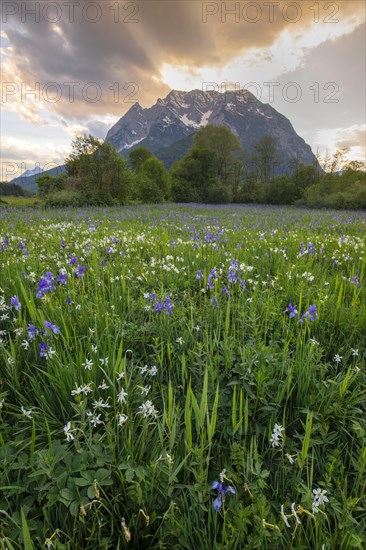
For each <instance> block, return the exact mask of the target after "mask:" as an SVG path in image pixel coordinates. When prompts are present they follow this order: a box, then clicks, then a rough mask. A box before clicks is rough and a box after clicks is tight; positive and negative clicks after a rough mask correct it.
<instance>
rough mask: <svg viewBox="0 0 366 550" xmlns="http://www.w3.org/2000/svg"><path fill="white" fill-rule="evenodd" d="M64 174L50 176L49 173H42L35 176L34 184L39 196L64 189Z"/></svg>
mask: <svg viewBox="0 0 366 550" xmlns="http://www.w3.org/2000/svg"><path fill="white" fill-rule="evenodd" d="M66 177H67V176H66V174H65V173H62V174H59V175H58V176H51V175H50V174H42V175H40V176H38V178H36V180H35V181H36V184H37V186H38V194H39V195H40V196H41V197H45V196H46V195H50V194H51V193H56V192H57V191H62V190H64V189H65V182H66Z"/></svg>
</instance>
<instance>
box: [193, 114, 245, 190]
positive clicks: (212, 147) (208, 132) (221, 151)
mask: <svg viewBox="0 0 366 550" xmlns="http://www.w3.org/2000/svg"><path fill="white" fill-rule="evenodd" d="M193 148H197V149H205V150H206V151H211V152H212V154H213V156H214V159H215V163H216V174H215V175H216V176H217V177H218V178H219V179H220V180H221V182H225V181H229V180H230V179H231V177H232V174H233V164H235V161H236V160H237V159H236V157H235V156H234V154H235V153H238V152H239V151H240V150H241V149H242V147H241V143H240V141H239V139H238V138H237V137H236V136H235V135H234V134H233V133H232V132H231V131H230V130H229V128H226V126H215V125H214V124H209V125H207V126H205V127H203V128H200V129H199V130H198V131H197V132H196V134H195V135H194V137H193Z"/></svg>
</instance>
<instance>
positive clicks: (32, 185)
mask: <svg viewBox="0 0 366 550" xmlns="http://www.w3.org/2000/svg"><path fill="white" fill-rule="evenodd" d="M37 170H39V171H37ZM62 172H66V168H65V166H55V167H54V168H51V169H50V170H45V171H43V170H42V169H40V168H37V167H36V168H35V169H34V170H26V171H25V172H24V173H23V174H22V175H21V176H18V177H17V178H14V179H12V180H11V182H10V183H14V184H16V185H20V186H21V187H23V189H28V190H29V191H37V189H38V187H37V184H36V178H38V176H40V175H41V174H42V175H43V174H49V175H50V176H58V175H59V174H62Z"/></svg>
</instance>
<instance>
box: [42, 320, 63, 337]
mask: <svg viewBox="0 0 366 550" xmlns="http://www.w3.org/2000/svg"><path fill="white" fill-rule="evenodd" d="M44 324H45V327H46V332H45V334H47V329H48V330H51V331H52V332H53V334H60V327H57V326H56V325H54V324H53V323H50V321H45V322H44Z"/></svg>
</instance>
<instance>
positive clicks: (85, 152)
mask: <svg viewBox="0 0 366 550" xmlns="http://www.w3.org/2000/svg"><path fill="white" fill-rule="evenodd" d="M345 155H346V151H345V150H342V151H337V152H336V153H335V154H334V155H333V156H332V157H329V156H326V158H325V159H318V160H319V161H320V164H319V163H318V162H316V163H314V164H313V165H304V164H302V163H301V162H299V160H298V159H296V158H294V159H292V160H291V161H290V162H288V163H287V165H286V166H285V165H284V159H283V154H282V152H281V150H280V148H279V146H278V142H277V141H276V140H275V139H274V138H273V137H272V136H263V137H262V138H260V139H258V141H257V142H255V143H254V144H253V147H252V151H251V152H250V153H248V152H245V151H243V149H242V146H241V143H240V141H239V140H238V138H237V137H236V136H235V135H234V134H233V133H232V132H231V131H230V130H229V129H228V128H226V127H224V126H215V125H208V126H206V127H204V128H200V129H199V130H198V131H197V132H196V133H195V135H194V137H193V143H192V146H191V148H190V149H189V151H188V152H187V154H186V156H185V157H184V158H182V159H180V160H177V161H175V163H174V164H173V166H172V168H171V169H170V170H169V171H168V170H167V169H166V168H165V166H164V164H163V163H162V162H161V161H160V160H159V159H157V158H156V157H154V156H153V154H152V153H151V152H150V151H149V150H148V149H146V148H145V147H138V148H136V149H134V150H132V151H130V153H129V157H128V159H125V158H124V157H122V156H121V155H120V154H119V153H118V152H117V150H116V149H115V148H114V146H113V145H111V144H110V143H109V142H106V141H104V142H102V141H100V140H98V139H96V138H95V137H93V136H90V135H89V136H83V137H77V138H76V139H75V140H74V141H73V143H72V152H71V154H70V156H69V157H68V158H67V159H66V162H65V166H66V172H65V173H63V174H60V175H58V176H56V177H55V176H50V175H49V174H42V175H41V176H39V177H38V178H37V179H36V182H37V185H38V194H39V196H40V197H41V198H42V199H43V200H44V202H45V204H47V205H49V206H68V205H75V206H82V205H86V204H90V205H112V204H126V203H161V202H166V201H173V202H186V203H187V202H202V203H214V204H226V203H267V204H299V205H301V204H302V205H307V206H326V207H336V208H337V207H338V208H366V173H365V166H364V165H363V163H360V162H357V161H351V162H347V161H346V159H345ZM321 165H322V166H323V168H324V169H323V168H322V167H321Z"/></svg>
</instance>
